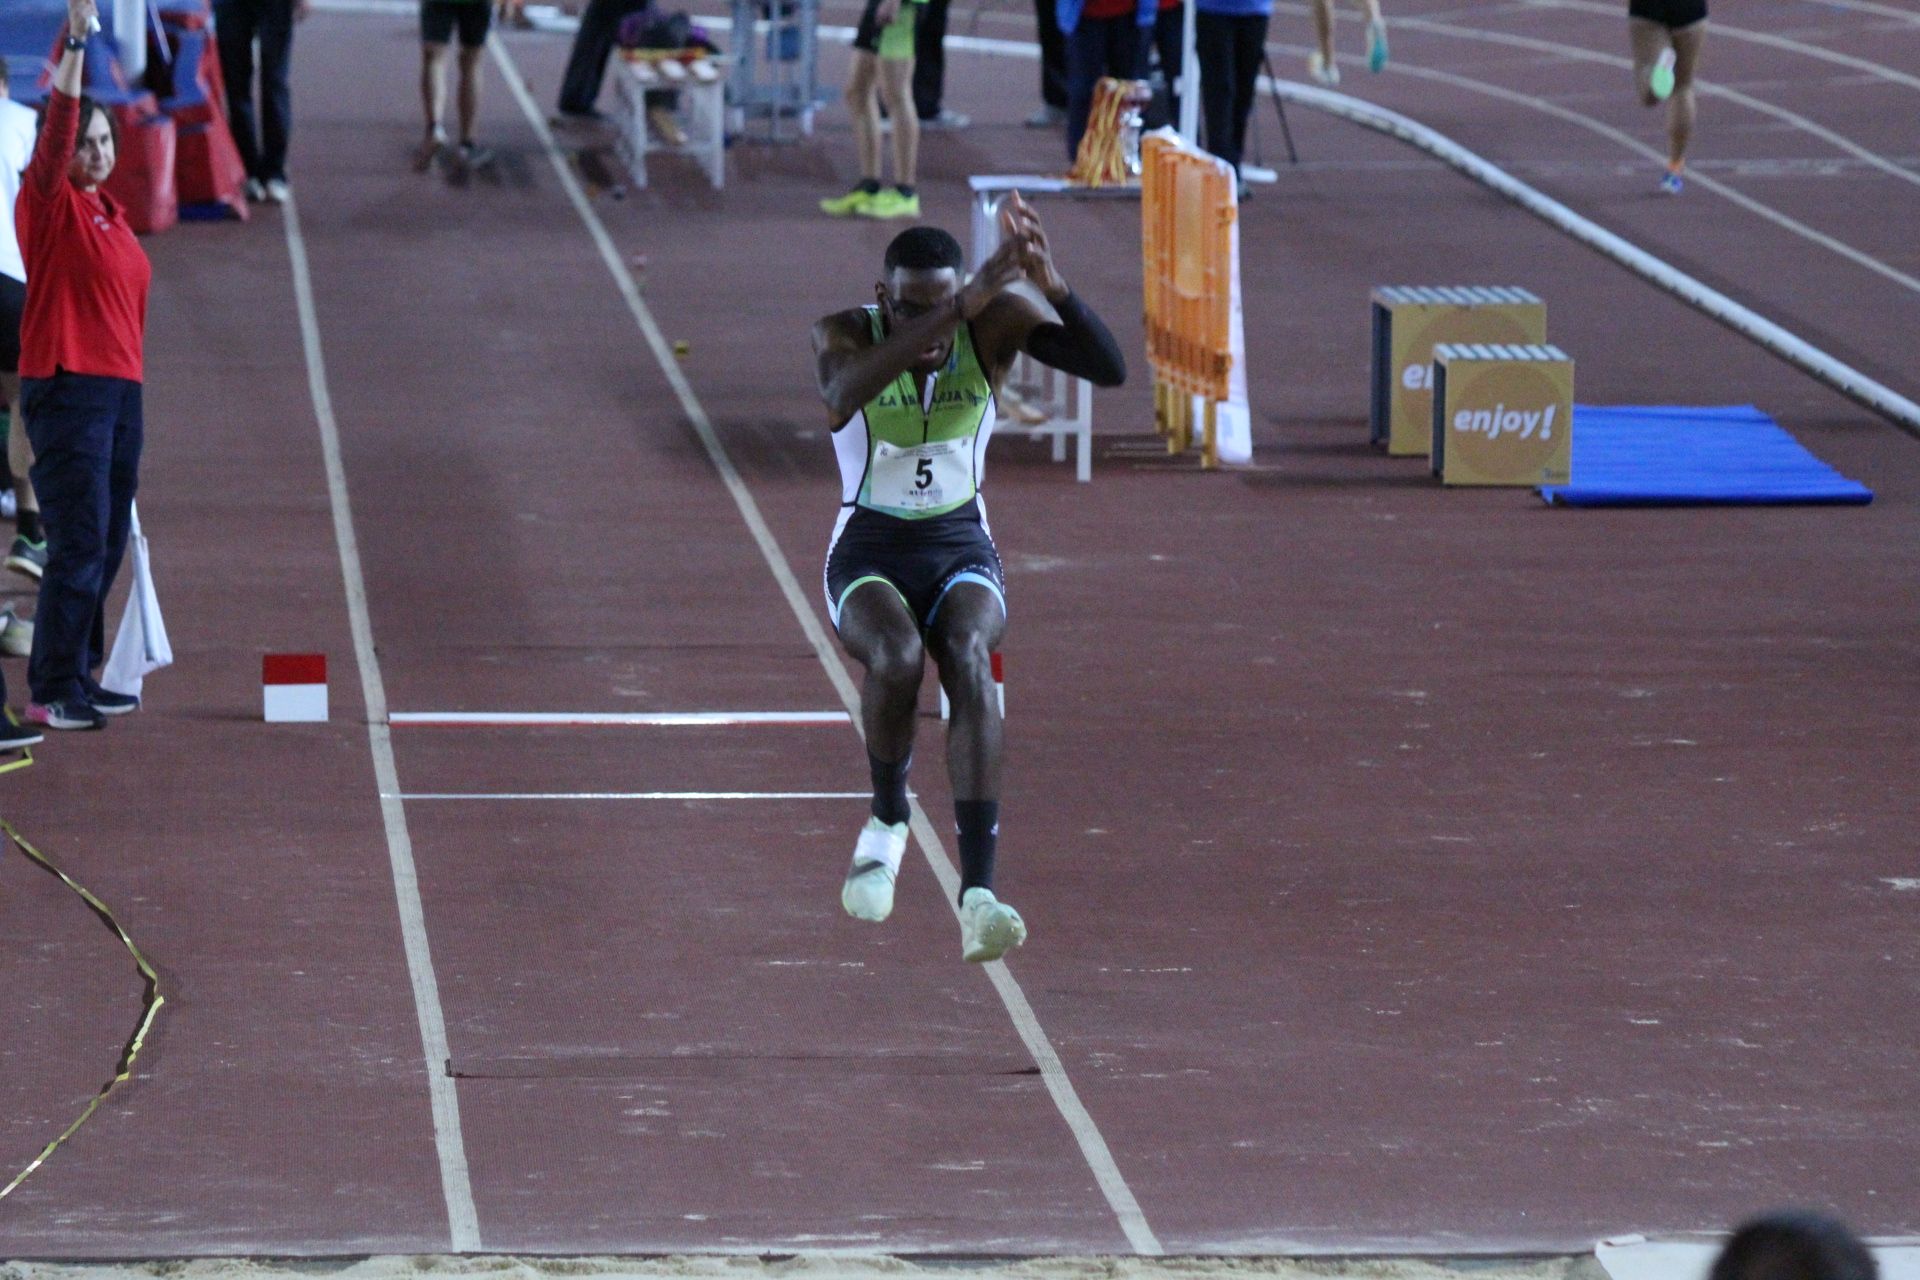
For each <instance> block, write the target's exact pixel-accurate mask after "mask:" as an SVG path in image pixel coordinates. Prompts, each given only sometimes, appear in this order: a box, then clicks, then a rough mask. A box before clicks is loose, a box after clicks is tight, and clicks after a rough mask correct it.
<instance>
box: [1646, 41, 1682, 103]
mask: <svg viewBox="0 0 1920 1280" xmlns="http://www.w3.org/2000/svg"><path fill="white" fill-rule="evenodd" d="M1677 61H1678V59H1677V58H1676V57H1675V56H1674V52H1673V50H1671V49H1662V50H1661V51H1660V57H1659V59H1658V60H1657V61H1656V62H1655V63H1654V64H1653V70H1651V71H1649V72H1648V73H1647V88H1648V90H1649V91H1650V92H1651V93H1652V94H1653V100H1654V101H1655V102H1665V101H1666V100H1667V99H1668V98H1671V97H1672V96H1673V64H1674V63H1675V62H1677Z"/></svg>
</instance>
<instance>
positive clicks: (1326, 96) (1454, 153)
mask: <svg viewBox="0 0 1920 1280" xmlns="http://www.w3.org/2000/svg"><path fill="white" fill-rule="evenodd" d="M1260 80H1261V82H1262V85H1263V86H1264V85H1265V84H1266V83H1267V81H1266V77H1265V76H1262V77H1260ZM1278 89H1279V92H1280V94H1281V95H1282V96H1283V97H1285V98H1286V99H1287V100H1289V101H1291V102H1297V103H1300V104H1302V105H1303V106H1309V107H1313V108H1316V109H1317V110H1320V111H1325V112H1326V113H1328V114H1329V115H1332V116H1335V117H1338V118H1340V119H1344V120H1348V121H1351V122H1352V123H1355V124H1360V125H1364V126H1366V127H1367V128H1370V129H1375V130H1378V131H1379V132H1381V133H1385V134H1387V135H1388V136H1389V137H1394V138H1398V139H1400V140H1401V141H1402V142H1407V143H1410V144H1412V145H1413V146H1416V147H1419V148H1420V149H1421V150H1422V151H1425V152H1427V153H1428V154H1429V155H1432V156H1436V157H1438V158H1439V159H1440V160H1442V161H1443V162H1445V163H1446V164H1447V165H1448V166H1449V167H1451V168H1453V169H1455V170H1457V171H1459V172H1460V173H1463V174H1465V175H1466V176H1467V177H1469V178H1471V179H1473V180H1474V181H1475V182H1478V183H1480V184H1481V185H1482V186H1484V187H1487V188H1489V189H1490V190H1493V191H1496V192H1498V193H1499V194H1501V195H1503V196H1505V197H1506V198H1507V199H1509V200H1511V201H1513V202H1514V203H1515V204H1517V205H1519V206H1520V207H1521V208H1523V209H1525V210H1526V211H1527V212H1529V213H1531V214H1533V215H1534V216H1535V217H1538V218H1540V219H1541V220H1542V221H1544V222H1547V223H1548V224H1550V225H1552V226H1554V227H1557V228H1558V229H1559V230H1561V231H1563V232H1565V233H1566V234H1567V235H1569V236H1572V237H1573V238H1574V239H1576V240H1578V241H1580V242H1581V243H1582V244H1584V245H1586V246H1588V247H1589V248H1591V249H1595V250H1597V251H1599V252H1600V253H1602V254H1605V255H1606V256H1607V257H1609V258H1611V259H1613V260H1614V261H1615V262H1618V263H1619V264H1620V265H1621V266H1623V267H1626V268H1627V269H1628V270H1630V271H1632V272H1633V273H1634V274H1635V275H1638V276H1640V277H1641V278H1642V279H1644V280H1647V281H1649V282H1650V283H1652V284H1654V285H1657V286H1659V287H1660V288H1661V289H1663V290H1665V291H1666V292H1668V293H1670V294H1672V295H1673V296H1674V297H1676V298H1678V299H1680V300H1681V301H1682V302H1685V303H1687V304H1688V305H1689V306H1691V307H1693V308H1694V309H1695V310H1697V311H1700V312H1702V313H1704V314H1705V315H1708V316H1710V317H1712V318H1713V319H1715V320H1718V321H1719V322H1720V323H1721V324H1724V325H1726V326H1727V327H1728V328H1729V329H1732V330H1733V331H1734V332H1736V333H1738V334H1740V335H1741V336H1742V337H1745V338H1747V339H1749V340H1751V341H1753V342H1755V343H1757V344H1758V345H1759V346H1761V347H1763V348H1764V349H1766V350H1767V351H1769V352H1772V353H1773V354H1774V355H1776V356H1779V357H1780V358H1781V359H1783V360H1785V361H1786V362H1787V363H1789V364H1791V365H1793V366H1794V367H1796V368H1798V369H1800V370H1801V371H1802V372H1805V373H1808V374H1811V375H1812V376H1813V377H1814V378H1816V379H1818V380H1819V381H1820V382H1823V383H1825V384H1826V385H1827V386H1829V387H1832V388H1833V389H1834V390H1836V391H1838V392H1839V393H1840V394H1842V395H1844V396H1846V397H1847V398H1849V399H1851V400H1853V401H1854V402H1855V403H1857V404H1860V405H1863V406H1865V407H1866V408H1868V409H1871V410H1873V411H1874V412H1875V413H1878V414H1880V415H1882V416H1883V417H1885V418H1887V419H1888V420H1890V421H1892V422H1893V423H1895V424H1896V425H1898V426H1900V427H1902V428H1904V429H1905V430H1907V431H1909V432H1912V433H1913V434H1916V435H1920V404H1915V403H1914V402H1913V401H1912V400H1909V399H1907V398H1906V397H1905V396H1903V395H1901V394H1899V393H1898V392H1896V391H1894V390H1893V389H1891V388H1889V387H1886V386H1884V385H1882V384H1881V383H1879V382H1876V381H1874V380H1873V379H1872V378H1869V377H1867V375H1865V374H1864V373H1861V372H1860V371H1859V370H1858V369H1855V368H1853V367H1852V366H1850V365H1847V364H1843V363H1842V362H1840V361H1839V360H1836V359H1834V358H1833V357H1832V356H1830V355H1828V354H1827V353H1826V352H1824V351H1822V350H1820V349H1819V348H1818V347H1816V346H1813V345H1812V344H1811V343H1809V342H1807V341H1805V340H1804V339H1802V338H1800V337H1798V336H1796V335H1795V334H1793V333H1790V332H1788V331H1787V330H1786V329H1783V328H1781V327H1780V326H1779V325H1777V324H1774V323H1773V322H1772V321H1771V320H1768V319H1767V318H1766V317H1764V316H1762V315H1760V314H1759V313H1757V312H1755V311H1753V310H1752V309H1751V308H1748V307H1744V306H1741V305H1740V304H1739V303H1738V302H1735V301H1734V300H1733V299H1732V298H1729V297H1727V295H1725V294H1723V293H1721V292H1719V291H1718V290H1716V289H1712V288H1709V287H1708V286H1707V285H1705V284H1703V283H1702V282H1700V281H1699V280H1697V279H1695V278H1694V277H1692V276H1690V275H1687V274H1686V273H1685V272H1683V271H1680V270H1678V269H1676V268H1674V267H1673V266H1671V265H1669V264H1668V263H1666V262H1664V261H1662V260H1661V259H1659V258H1656V257H1654V256H1653V255H1652V254H1650V253H1648V252H1647V251H1646V250H1644V249H1642V248H1640V247H1639V246H1638V245H1636V244H1633V243H1632V242H1631V241H1628V240H1625V239H1623V238H1621V237H1620V236H1617V235H1615V234H1613V232H1611V231H1608V230H1607V229H1606V228H1605V227H1602V226H1600V225H1599V224H1598V223H1596V222H1594V221H1592V220H1591V219H1589V218H1585V217H1582V216H1581V215H1580V214H1578V213H1575V212H1574V211H1573V210H1572V209H1569V208H1568V207H1567V206H1566V205H1564V204H1561V203H1560V202H1559V201H1558V200H1554V199H1552V198H1550V197H1549V196H1547V195H1545V194H1544V193H1542V192H1540V191H1538V190H1536V189H1535V188H1533V187H1531V186H1528V185H1527V184H1526V183H1524V182H1522V181H1520V179H1518V178H1516V177H1514V176H1513V175H1512V174H1510V173H1508V172H1506V171H1505V170H1504V169H1501V168H1500V167H1499V166H1498V165H1495V164H1493V163H1492V162H1491V161H1488V160H1486V159H1485V158H1483V157H1481V156H1479V155H1476V154H1475V153H1473V152H1471V151H1469V150H1467V149H1466V148H1465V147H1463V146H1461V145H1460V144H1459V143H1457V142H1455V141H1454V140H1453V139H1451V138H1449V137H1447V136H1446V135H1445V134H1442V133H1439V132H1437V131H1435V130H1433V129H1429V128H1428V127H1427V126H1426V125H1423V124H1421V123H1420V122H1419V121H1417V120H1413V119H1410V118H1408V117H1407V116H1403V115H1401V114H1400V113H1399V112H1397V111H1389V110H1387V109H1386V108H1385V107H1376V106H1374V105H1373V104H1372V103H1368V102H1362V101H1361V100H1360V99H1358V98H1353V97H1349V96H1348V95H1346V94H1344V93H1334V92H1332V91H1331V90H1327V89H1318V88H1313V87H1311V86H1308V85H1298V84H1290V83H1287V82H1285V81H1282V82H1281V83H1280V84H1279V86H1278Z"/></svg>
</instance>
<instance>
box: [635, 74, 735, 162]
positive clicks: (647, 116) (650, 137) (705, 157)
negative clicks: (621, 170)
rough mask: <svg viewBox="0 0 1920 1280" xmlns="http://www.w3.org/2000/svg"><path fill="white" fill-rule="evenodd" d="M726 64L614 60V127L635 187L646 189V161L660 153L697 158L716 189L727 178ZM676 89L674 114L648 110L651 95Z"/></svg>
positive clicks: (661, 109)
mask: <svg viewBox="0 0 1920 1280" xmlns="http://www.w3.org/2000/svg"><path fill="white" fill-rule="evenodd" d="M723 61H724V59H720V58H700V59H697V60H695V61H694V62H691V63H685V62H681V61H680V60H679V58H677V57H665V56H663V57H658V58H651V57H640V58H630V57H627V56H625V55H616V56H615V58H614V64H613V65H614V79H613V83H614V88H615V95H614V96H615V100H616V103H617V106H616V109H615V111H614V124H615V125H616V126H617V127H618V129H619V131H620V137H619V151H620V159H621V161H622V162H623V163H625V165H626V166H627V172H628V173H629V174H630V175H632V177H633V185H634V186H636V187H644V186H646V185H647V157H648V156H649V155H654V154H659V153H661V152H669V153H677V154H680V155H686V156H692V157H693V158H694V159H695V160H696V161H698V162H699V165H700V167H701V168H702V169H704V170H705V171H706V174H707V181H709V182H711V183H712V184H713V185H714V189H715V190H718V189H719V188H721V187H723V186H725V185H726V178H727V152H726V147H727V135H726V112H727V100H726V93H727V81H726V76H725V75H724V74H723V72H722V69H721V65H720V64H721V63H722V62H723ZM662 89H671V90H673V91H674V92H675V93H677V94H678V95H679V105H678V106H677V107H675V108H674V109H673V110H672V111H667V110H666V109H665V108H658V109H656V110H654V111H653V112H651V113H650V112H649V111H648V109H647V94H648V93H649V92H651V91H657V90H662Z"/></svg>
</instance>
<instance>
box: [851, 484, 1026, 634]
mask: <svg viewBox="0 0 1920 1280" xmlns="http://www.w3.org/2000/svg"><path fill="white" fill-rule="evenodd" d="M876 580H877V581H880V582H883V583H885V584H886V585H887V586H889V587H891V588H892V589H893V590H894V591H895V592H897V593H898V594H899V596H900V598H901V599H902V600H904V601H906V604H907V611H908V612H909V613H911V614H912V615H913V620H914V622H915V623H916V624H917V625H918V626H919V628H920V629H921V630H922V631H931V630H933V624H934V620H935V619H936V618H938V617H939V616H940V606H941V604H942V603H943V602H944V601H945V600H946V598H947V593H948V592H949V591H951V590H953V589H954V588H955V587H957V586H959V585H960V584H961V583H963V582H977V583H979V584H980V585H981V586H983V587H985V588H987V589H988V590H989V591H991V592H993V594H994V595H996V596H998V597H999V598H1000V607H1001V609H1002V610H1004V609H1005V608H1006V607H1007V578H1006V571H1005V570H1004V569H1003V568H1002V567H1001V564H1000V552H999V550H998V549H997V548H996V547H995V546H994V545H993V536H992V535H991V534H990V533H988V532H987V524H986V518H985V515H984V513H983V512H982V511H981V510H980V501H979V499H978V498H975V499H974V500H973V501H972V502H969V503H968V504H967V505H966V506H964V507H962V508H960V509H959V510H958V511H949V512H948V513H946V514H945V515H940V516H932V517H929V518H926V519H920V520H902V519H900V518H899V517H898V516H890V515H885V514H882V513H881V512H878V511H872V510H869V509H867V508H865V507H855V508H853V510H852V511H851V512H850V513H849V514H848V515H847V518H846V521H845V523H843V524H842V525H841V526H840V530H839V533H838V534H837V535H836V536H835V537H834V540H833V546H832V547H831V548H830V549H829V550H828V551H827V571H826V585H827V609H828V611H829V612H830V613H831V614H832V617H833V625H834V626H835V627H838V626H839V625H840V609H841V607H842V606H843V605H844V604H845V603H846V600H847V597H848V596H849V595H850V594H852V592H853V589H854V588H855V587H857V586H859V585H860V584H861V583H863V582H872V581H876Z"/></svg>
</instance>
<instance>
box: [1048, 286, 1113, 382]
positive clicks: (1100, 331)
mask: <svg viewBox="0 0 1920 1280" xmlns="http://www.w3.org/2000/svg"><path fill="white" fill-rule="evenodd" d="M1053 309H1054V310H1055V311H1058V312H1059V313H1060V323H1059V324H1053V323H1051V322H1049V323H1046V324H1042V325H1036V326H1035V327H1034V330H1033V332H1032V333H1029V334H1028V335H1027V342H1026V352H1027V354H1028V355H1030V356H1032V357H1033V358H1034V359H1035V360H1038V361H1039V362H1040V363H1041V364H1045V365H1051V366H1053V367H1054V368H1055V369H1058V370H1060V371H1061V372H1062V373H1070V374H1072V375H1073V376H1074V377H1076V378H1085V379H1086V380H1087V381H1088V382H1091V383H1093V385H1094V386H1096V387H1117V386H1119V385H1120V384H1121V383H1123V382H1125V381H1126V380H1127V358H1126V357H1125V356H1123V355H1121V354H1120V344H1119V343H1117V342H1115V341H1114V340H1113V335H1112V334H1111V333H1109V332H1107V326H1106V325H1105V324H1104V323H1102V322H1101V320H1100V317H1099V316H1097V315H1095V314H1093V308H1092V307H1089V306H1088V305H1087V304H1086V303H1084V302H1082V301H1080V296H1079V295H1078V294H1075V293H1069V294H1067V296H1066V297H1064V298H1062V299H1061V300H1060V301H1058V302H1055V303H1054V304H1053Z"/></svg>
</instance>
